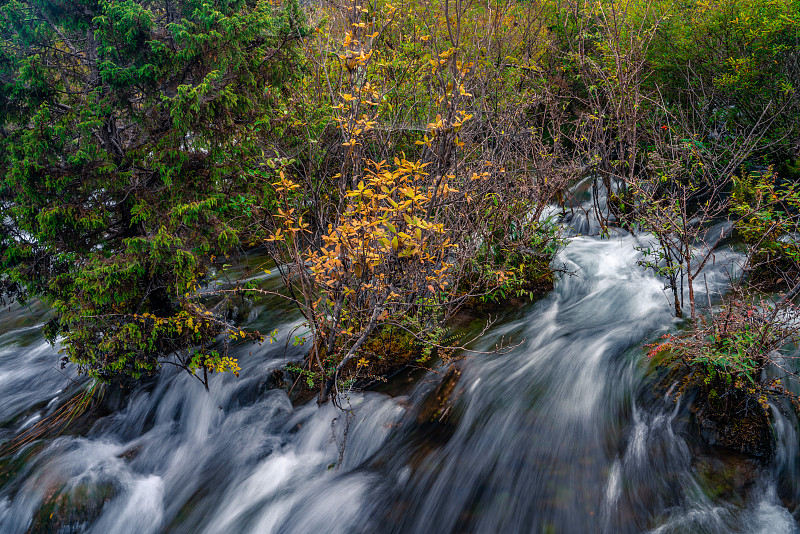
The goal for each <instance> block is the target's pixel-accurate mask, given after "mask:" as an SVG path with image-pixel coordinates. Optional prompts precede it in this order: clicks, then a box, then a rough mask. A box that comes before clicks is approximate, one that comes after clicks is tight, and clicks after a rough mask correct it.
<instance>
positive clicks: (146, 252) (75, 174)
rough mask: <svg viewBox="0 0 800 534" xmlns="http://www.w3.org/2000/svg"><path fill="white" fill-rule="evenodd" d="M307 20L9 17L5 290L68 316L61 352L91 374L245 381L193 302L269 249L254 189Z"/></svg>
mask: <svg viewBox="0 0 800 534" xmlns="http://www.w3.org/2000/svg"><path fill="white" fill-rule="evenodd" d="M302 20H303V19H302V17H301V16H300V14H299V11H298V9H297V7H296V5H291V4H290V5H289V6H288V7H286V8H284V9H275V8H273V7H272V5H271V4H270V3H269V2H266V1H244V0H243V1H238V0H233V1H228V0H218V1H217V0H210V1H209V0H203V1H200V0H162V1H156V2H144V1H135V0H78V1H58V0H42V1H39V0H9V1H3V2H2V4H1V5H0V32H2V46H0V78H1V79H2V82H3V83H2V85H1V86H0V128H2V130H0V134H2V141H0V172H2V179H1V181H0V221H1V222H2V226H3V228H2V235H0V252H2V265H0V268H1V269H2V272H3V273H4V275H3V276H4V277H3V280H2V282H3V288H4V292H5V293H6V296H7V297H9V296H17V297H30V296H40V297H43V298H45V299H46V300H47V302H49V303H50V304H51V305H52V307H53V309H54V311H55V314H56V315H55V318H54V319H53V320H52V321H51V322H50V324H49V325H48V327H47V335H48V337H49V339H51V340H55V339H56V337H57V336H63V346H64V350H65V351H66V358H68V359H70V360H72V361H75V362H78V363H79V364H80V366H81V367H82V369H83V370H84V371H87V372H89V373H90V374H93V375H95V376H102V377H108V376H112V375H114V374H118V373H125V374H131V375H133V376H134V377H137V376H139V375H140V374H141V373H142V372H145V371H149V370H152V369H153V368H154V366H155V365H156V362H157V359H158V357H160V356H163V355H166V354H169V353H171V352H173V351H179V352H182V353H183V355H184V357H183V359H182V360H181V362H182V364H183V365H186V366H187V367H188V368H189V369H190V370H194V369H197V368H198V367H201V366H203V367H210V368H212V369H231V368H232V366H235V363H232V362H231V361H230V360H227V359H225V358H224V357H222V356H220V355H218V354H216V353H213V352H210V351H208V350H207V349H206V347H207V346H208V345H209V344H210V343H211V342H212V341H213V339H214V337H215V336H216V335H217V334H218V333H219V331H220V329H221V328H222V326H221V323H220V322H219V321H218V320H217V319H216V318H215V317H214V316H213V314H212V313H211V312H210V311H209V310H206V309H204V308H203V307H202V306H200V305H198V304H197V303H196V302H193V301H192V300H191V298H190V297H191V296H192V294H193V293H194V292H195V291H196V289H197V287H198V284H200V283H202V280H203V278H204V277H205V276H207V274H208V268H209V265H210V263H211V260H212V259H213V256H214V255H220V254H226V253H229V252H231V251H232V250H234V249H236V248H237V247H239V246H241V245H242V244H243V243H247V242H248V241H249V240H252V238H253V237H252V235H251V232H250V230H249V228H248V224H247V223H248V219H247V217H246V215H247V212H248V210H249V206H250V205H252V204H253V203H255V202H260V201H261V200H262V198H261V192H260V191H258V190H257V189H254V188H253V187H251V184H250V182H249V181H248V179H247V172H248V171H249V169H250V168H251V166H252V165H253V164H254V161H256V158H261V156H262V146H261V145H260V141H259V139H260V132H261V131H265V130H266V131H268V130H270V129H271V128H275V127H276V124H275V120H274V115H275V113H274V110H275V108H276V107H277V105H278V102H279V101H280V97H281V94H282V93H283V92H284V90H285V86H286V84H287V82H288V81H289V80H290V79H291V77H292V75H293V72H294V62H295V59H296V53H295V42H296V41H297V40H298V38H299V37H300V36H301V33H302V31H303V26H302ZM193 347H194V349H192V348H193ZM189 349H191V350H196V352H194V353H193V354H191V355H190V354H189V352H187V351H188V350H189Z"/></svg>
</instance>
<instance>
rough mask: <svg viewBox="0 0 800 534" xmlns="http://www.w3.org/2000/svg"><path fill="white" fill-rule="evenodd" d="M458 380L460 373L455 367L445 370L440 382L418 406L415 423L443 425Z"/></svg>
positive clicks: (454, 398)
mask: <svg viewBox="0 0 800 534" xmlns="http://www.w3.org/2000/svg"><path fill="white" fill-rule="evenodd" d="M459 378H461V371H459V370H458V369H456V367H455V366H452V367H450V369H448V370H447V372H446V373H445V375H444V378H443V379H442V381H441V382H440V383H439V385H438V386H437V387H436V389H435V390H434V391H433V392H432V393H431V394H430V395H429V396H428V398H427V399H425V401H424V402H423V403H422V405H421V406H420V409H419V412H418V415H417V423H419V424H424V423H434V422H439V423H443V422H445V421H446V420H447V418H448V416H449V415H450V411H451V409H452V407H453V404H454V403H455V401H456V398H457V396H456V395H454V393H455V391H456V385H458V379H459Z"/></svg>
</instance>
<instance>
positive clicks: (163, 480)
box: [0, 217, 800, 534]
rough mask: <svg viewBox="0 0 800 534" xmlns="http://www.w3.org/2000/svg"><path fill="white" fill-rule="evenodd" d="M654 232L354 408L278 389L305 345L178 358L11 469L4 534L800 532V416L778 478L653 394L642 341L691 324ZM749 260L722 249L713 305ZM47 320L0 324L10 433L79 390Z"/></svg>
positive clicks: (259, 324) (277, 314) (288, 318)
mask: <svg viewBox="0 0 800 534" xmlns="http://www.w3.org/2000/svg"><path fill="white" fill-rule="evenodd" d="M581 225H583V227H581ZM573 228H577V229H579V230H582V232H583V233H587V232H586V230H589V228H587V222H586V221H585V220H584V221H582V222H581V221H578V218H577V217H576V221H574V222H573ZM641 239H642V237H641V236H638V237H635V236H631V235H629V234H626V233H619V234H617V235H612V236H611V237H606V238H601V237H599V236H585V235H584V236H580V235H578V236H575V237H574V238H573V239H572V240H571V241H570V243H569V244H568V245H567V246H566V248H565V249H564V250H563V251H562V252H561V253H560V254H559V256H558V258H557V260H556V261H557V263H558V265H559V266H565V267H566V269H567V270H568V271H569V272H570V274H565V275H563V276H561V277H560V279H559V281H558V282H557V283H556V286H555V289H554V290H553V291H552V292H551V293H550V294H548V295H547V296H545V297H544V298H542V299H540V300H539V301H537V302H534V303H529V304H524V305H514V306H509V307H507V308H506V309H503V310H502V311H501V313H500V314H499V316H498V317H497V321H496V323H495V324H494V325H493V326H492V327H491V329H490V330H489V332H488V333H487V335H486V336H485V337H483V338H482V339H481V340H479V342H478V345H477V346H476V347H475V348H476V349H477V350H482V351H490V350H491V348H492V347H494V346H495V345H497V344H498V343H512V344H515V343H519V346H517V347H516V348H515V349H514V350H512V351H510V352H508V353H507V354H499V353H496V354H474V355H469V356H467V357H466V358H465V359H463V360H462V361H461V362H459V364H458V367H459V369H460V375H459V376H456V377H454V376H453V375H446V373H445V372H444V370H439V372H438V373H437V372H429V373H426V374H425V373H419V372H418V373H416V374H402V375H400V376H398V377H397V378H395V379H394V380H393V381H391V382H390V383H389V384H388V385H386V386H384V387H382V388H378V390H377V391H367V392H365V393H351V394H349V395H348V396H347V397H346V398H344V399H342V401H341V404H342V406H343V408H345V410H344V411H343V410H340V409H338V408H336V407H335V406H333V405H332V404H331V403H328V404H326V405H323V406H317V404H316V402H315V401H311V402H308V403H307V404H305V405H300V406H295V407H293V406H292V403H291V402H290V401H289V398H288V397H287V394H286V393H285V392H284V391H283V390H282V389H274V388H270V383H269V377H270V375H271V374H272V372H273V371H274V370H276V369H280V368H282V366H283V365H284V364H285V362H286V361H288V360H291V359H297V358H298V357H299V356H300V354H301V353H300V350H301V348H295V347H293V346H292V345H291V343H289V344H288V347H287V346H285V345H284V343H283V341H279V342H277V343H274V344H269V343H264V344H263V345H262V346H257V345H252V344H251V345H242V346H238V347H234V348H233V349H232V351H233V354H232V356H234V357H238V358H239V362H240V365H241V367H242V371H241V377H240V378H236V377H234V376H231V375H215V376H213V377H212V379H211V381H210V390H209V391H208V392H206V391H205V390H204V389H203V387H202V385H201V384H200V383H199V382H198V381H197V380H195V379H194V378H192V377H191V376H188V375H187V374H186V373H185V372H182V371H179V370H177V369H173V368H171V367H170V366H165V367H164V369H163V372H162V373H161V375H160V376H159V377H158V378H157V379H155V380H153V381H152V382H151V383H148V384H145V385H142V386H140V387H138V388H137V389H135V390H133V391H130V392H127V394H125V395H117V396H114V395H112V394H110V393H109V394H108V398H105V399H104V400H103V404H104V405H105V406H106V408H105V411H103V412H102V413H98V414H97V415H96V416H94V417H93V418H88V419H87V421H86V422H85V423H84V424H80V425H75V428H72V427H71V429H70V431H68V432H67V433H66V434H62V435H60V436H50V437H47V438H44V439H39V440H36V441H33V442H32V443H30V444H28V445H26V446H25V447H23V448H21V449H20V450H19V451H17V452H16V453H14V454H13V455H9V456H7V457H5V458H2V460H1V461H0V533H4V534H5V533H8V534H12V533H25V532H58V533H61V534H66V533H83V532H91V533H98V534H107V533H135V534H147V533H161V532H169V533H258V534H264V533H300V534H305V533H420V534H431V533H506V532H508V533H516V532H520V533H541V534H556V533H567V534H580V533H639V532H648V533H659V534H660V533H665V534H666V533H700V532H703V533H729V532H741V533H764V534H781V533H794V532H800V529H798V526H797V525H798V524H797V521H796V518H798V517H800V507H798V504H797V503H800V476H798V475H800V472H798V466H797V459H798V447H797V446H798V438H797V435H796V432H797V428H796V427H797V425H796V422H795V421H793V420H789V419H787V417H786V416H785V415H783V414H782V413H781V412H780V411H778V410H776V411H775V425H774V426H775V432H776V438H777V452H776V454H775V457H774V458H773V460H772V461H771V462H770V464H769V465H764V464H761V463H758V462H756V461H754V460H752V459H749V458H747V457H744V456H742V455H739V454H737V453H733V452H730V451H725V450H722V449H715V448H711V447H707V446H703V445H702V444H700V443H698V440H696V439H694V438H693V437H692V434H691V432H690V425H689V415H690V414H689V410H688V408H687V406H686V405H685V403H681V402H678V403H676V402H674V401H673V400H672V399H671V398H668V396H667V395H666V394H665V392H663V391H659V390H657V389H656V388H654V386H653V383H654V378H653V372H652V370H651V369H649V368H648V366H647V362H646V357H645V352H646V351H645V350H644V349H642V345H644V344H645V343H648V342H650V341H653V340H654V339H657V338H658V337H659V336H661V335H662V334H664V333H666V332H668V331H674V330H675V329H677V328H678V327H679V324H678V322H677V321H676V320H675V319H674V317H673V316H672V314H671V313H670V303H669V299H668V298H667V296H665V292H664V287H663V283H662V282H661V281H659V280H657V279H655V278H654V277H653V275H652V274H651V273H649V272H647V271H645V270H644V269H643V268H642V267H641V266H639V265H638V264H637V262H638V261H639V260H640V259H641V254H640V252H638V251H637V250H636V248H635V247H637V246H641V245H642V242H641ZM738 259H740V257H739V256H738V255H737V254H736V253H734V252H732V251H730V250H720V251H719V252H718V253H717V254H716V258H715V261H714V262H713V265H710V266H709V267H708V268H707V269H706V271H705V273H706V276H705V279H704V283H703V284H700V285H701V287H698V292H699V293H700V294H699V296H698V301H702V302H705V301H706V300H707V297H706V295H705V293H704V292H705V291H706V286H707V288H708V291H709V292H710V293H711V294H713V295H716V294H719V293H720V292H721V291H724V290H725V288H726V287H727V285H728V283H729V274H730V273H731V272H732V271H733V270H735V269H736V262H737V260H738ZM267 283H277V280H272V281H269V280H268V281H267ZM258 311H259V312H260V313H259V314H258V317H256V318H254V319H252V321H251V323H250V324H249V325H248V326H249V327H252V328H259V329H262V330H266V331H270V330H272V329H274V328H278V329H279V332H280V333H281V334H283V335H284V336H283V337H281V336H279V340H282V339H284V338H285V334H286V333H288V332H289V330H290V329H291V328H292V327H294V326H296V325H297V324H298V319H297V317H296V316H295V314H294V313H293V312H291V310H289V309H288V308H287V307H286V305H285V304H283V303H278V302H274V301H273V302H263V303H260V304H259V309H258ZM45 313H46V312H45V311H44V310H42V309H40V308H35V307H34V308H33V309H29V308H20V307H14V308H11V309H6V310H4V311H0V399H2V404H0V421H2V423H0V441H5V440H8V439H10V438H11V437H13V436H14V435H16V434H18V433H19V432H21V431H23V430H24V429H26V428H29V427H30V426H31V425H33V424H35V422H36V421H38V420H40V419H41V418H42V417H45V416H47V415H48V414H49V413H52V412H53V410H54V409H55V407H56V406H58V405H59V403H63V402H64V401H65V399H66V398H68V396H69V395H71V394H74V393H75V391H77V389H76V388H78V387H79V384H80V378H79V377H77V375H76V373H75V370H74V369H73V368H71V366H67V367H66V369H64V370H61V369H60V366H59V364H58V357H59V356H58V353H57V350H58V347H51V346H50V345H49V344H47V343H45V342H44V341H43V340H42V338H41V336H40V333H39V328H40V327H41V324H40V322H41V321H42V318H43V317H44V315H45ZM37 323H38V324H37ZM481 324H482V323H481V321H480V320H478V319H475V320H473V321H472V323H471V324H469V325H468V326H467V327H466V328H474V329H477V328H480V327H481ZM445 376H447V378H444V380H445V382H442V380H443V377H445ZM444 385H447V386H448V387H444ZM437 396H438V397H440V398H439V399H437ZM442 399H444V405H443V406H446V409H445V412H446V413H440V412H442V410H439V411H438V412H435V413H434V411H433V410H432V409H431V406H432V405H434V406H435V405H436V403H437V402H439V401H441V400H442ZM431 414H433V415H431Z"/></svg>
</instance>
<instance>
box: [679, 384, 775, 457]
mask: <svg viewBox="0 0 800 534" xmlns="http://www.w3.org/2000/svg"><path fill="white" fill-rule="evenodd" d="M744 402H746V400H745V401H744ZM717 404H718V403H717ZM753 404H755V405H756V408H754V409H752V410H747V411H746V412H745V413H744V414H743V415H742V414H740V413H739V411H738V410H737V411H733V410H731V412H732V413H725V412H722V411H721V410H720V409H719V408H720V407H719V406H715V402H714V400H713V399H711V400H707V401H706V402H704V403H703V402H702V401H697V404H696V406H698V405H699V406H700V408H699V409H696V410H695V417H694V420H695V423H696V424H697V427H698V430H699V433H700V436H701V437H702V438H703V440H704V441H705V442H706V443H708V444H709V445H717V446H721V447H727V448H729V449H732V450H734V451H738V452H741V453H743V454H746V455H748V456H751V457H754V458H759V459H762V460H768V459H769V458H771V457H772V454H773V452H774V449H775V437H774V435H773V432H772V424H771V421H770V418H769V416H768V415H767V414H766V413H765V412H763V411H762V410H760V409H758V404H757V403H756V402H755V401H753ZM737 407H738V406H737Z"/></svg>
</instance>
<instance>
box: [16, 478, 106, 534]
mask: <svg viewBox="0 0 800 534" xmlns="http://www.w3.org/2000/svg"><path fill="white" fill-rule="evenodd" d="M118 491H119V490H118V488H117V487H116V486H114V485H113V484H111V483H99V484H92V483H86V484H78V485H76V486H75V487H73V488H72V489H66V488H65V487H64V486H62V487H61V488H59V489H58V490H55V491H52V492H51V493H50V494H49V495H48V496H47V497H46V498H45V500H44V503H43V504H42V506H41V508H39V510H38V511H37V512H36V514H35V515H34V517H33V522H32V523H31V527H30V528H29V529H28V531H27V534H51V533H53V532H59V533H68V532H69V533H78V532H85V531H86V530H88V528H89V526H90V525H91V523H93V522H94V521H95V520H96V519H97V518H98V517H99V516H100V514H101V512H102V511H103V507H104V506H105V505H106V503H108V502H109V501H110V500H111V499H113V498H114V496H116V495H117V493H118Z"/></svg>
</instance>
